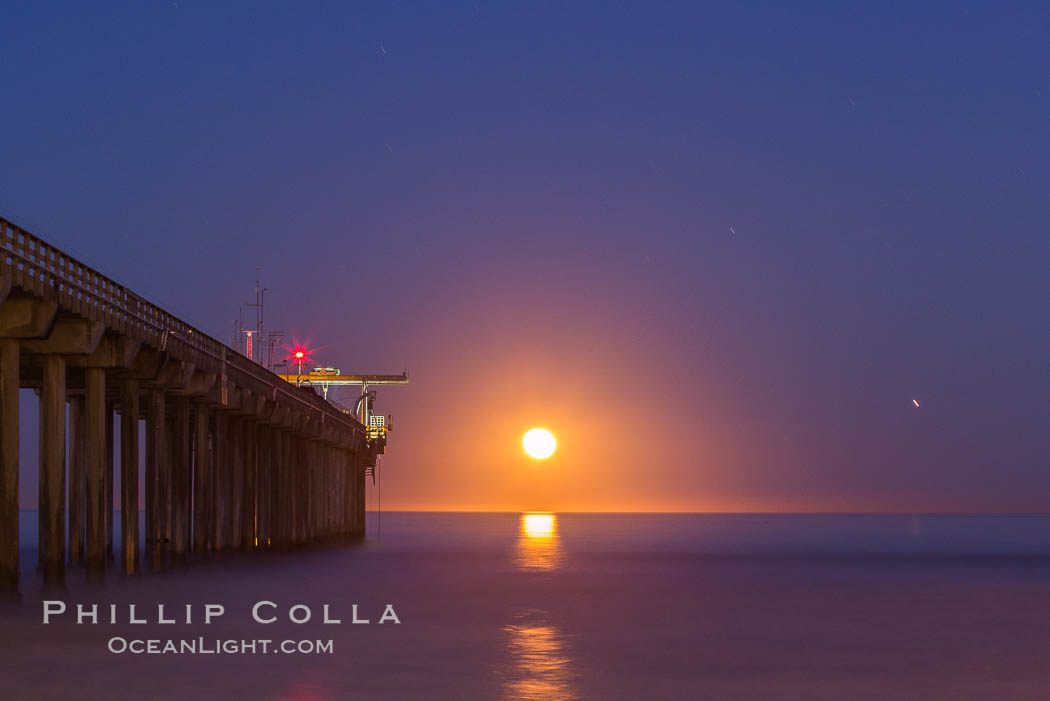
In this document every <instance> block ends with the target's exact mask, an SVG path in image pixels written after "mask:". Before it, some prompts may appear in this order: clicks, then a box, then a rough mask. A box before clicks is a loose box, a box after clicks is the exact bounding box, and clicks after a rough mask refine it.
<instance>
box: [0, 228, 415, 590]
mask: <svg viewBox="0 0 1050 701" xmlns="http://www.w3.org/2000/svg"><path fill="white" fill-rule="evenodd" d="M405 379H406V381H407V377H406V378H405ZM22 388H31V389H33V390H34V391H35V392H36V393H37V394H38V396H39V398H40V403H39V406H40V408H39V432H40V437H39V446H40V447H39V453H40V454H39V461H40V464H39V481H40V489H39V514H40V515H39V546H40V547H39V553H40V555H39V558H40V560H39V564H40V568H41V570H42V573H43V576H44V582H45V585H46V586H51V585H62V584H63V583H64V581H65V571H66V567H67V566H84V567H86V568H87V570H88V572H89V574H91V575H101V574H102V573H103V572H104V571H105V570H106V569H107V563H108V562H109V561H110V560H113V559H114V553H115V551H116V552H118V553H119V562H116V563H115V565H116V567H117V569H119V571H121V572H123V573H124V574H128V575H130V574H134V573H136V572H139V571H141V570H142V569H152V570H157V569H161V568H163V567H165V566H166V565H167V564H168V563H169V562H172V561H173V560H179V559H184V558H186V557H187V556H189V555H190V554H192V553H211V552H223V551H255V550H266V549H287V548H296V547H303V546H307V545H313V544H317V543H322V542H342V541H350V540H353V539H359V538H362V537H363V536H364V531H365V518H364V517H365V499H364V496H365V474H366V471H371V470H373V469H374V467H375V464H376V459H377V456H378V455H380V454H382V453H383V452H384V450H385V446H386V427H385V425H384V424H380V423H377V422H373V426H378V428H369V427H366V426H365V422H367V419H365V422H362V420H361V419H362V418H363V417H365V416H367V414H364V413H362V414H360V415H355V414H354V413H353V412H350V411H347V410H343V409H340V408H338V407H336V406H334V405H333V404H331V403H329V402H328V401H326V400H325V399H324V398H323V397H321V396H319V395H318V394H317V392H316V391H315V390H314V389H312V388H309V387H299V386H296V385H295V384H293V383H290V382H288V381H286V380H285V379H282V378H281V377H280V376H278V375H275V374H274V373H273V372H271V371H270V370H268V369H266V368H265V367H263V366H261V365H259V364H258V363H256V362H254V361H252V360H250V359H249V358H247V357H245V356H244V355H242V354H240V353H238V352H237V351H235V350H234V349H232V348H230V347H228V346H226V345H225V344H223V343H221V342H219V341H217V340H215V339H214V338H212V337H210V336H208V335H207V334H205V333H203V332H202V331H200V330H199V329H196V328H194V327H193V326H192V325H190V324H189V323H187V322H185V321H183V320H181V319H179V318H177V317H175V316H174V315H172V314H170V313H168V312H166V311H165V310H164V309H161V308H160V307H158V306H157V305H155V304H152V303H151V302H149V301H147V300H145V299H143V298H142V297H140V296H138V295H136V294H135V293H134V292H132V291H131V290H129V289H127V288H126V287H124V286H123V285H120V284H118V283H116V282H114V281H113V280H111V279H109V278H107V277H106V276H105V275H102V274H101V273H99V272H97V271H95V270H92V269H91V268H90V267H89V266H87V265H85V264H83V263H81V262H79V261H77V260H76V259H74V258H72V257H71V256H69V255H67V254H65V253H63V252H62V251H60V250H58V249H57V248H55V247H54V246H52V245H50V244H48V243H47V242H45V241H43V240H41V239H40V238H38V237H36V236H33V235H32V234H30V233H28V232H27V231H25V230H23V229H21V228H20V227H18V226H16V225H15V224H13V223H11V222H9V221H7V220H6V219H3V218H0V590H15V591H17V589H18V586H19V533H18V528H19V526H18V514H19V502H18V484H19V445H18V441H19V420H20V417H19V399H18V395H19V390H20V389H22ZM364 405H365V407H366V409H365V411H367V405H368V399H367V396H366V399H365V401H364ZM67 407H68V430H67ZM140 422H144V430H141V429H142V427H141V426H140ZM115 426H119V429H120V430H119V435H120V439H119V441H120V443H119V461H118V462H119V464H115V460H114V456H115V454H116V453H117V451H115V450H114V447H115V446H114V434H115V430H114V429H115ZM380 429H381V430H380ZM140 435H141V436H142V437H144V439H145V465H144V469H142V468H143V466H140V464H139V453H140V450H139V447H140V446H139V440H140ZM118 470H119V472H117V471H118ZM140 471H141V472H142V475H143V478H144V480H145V483H144V493H145V504H144V506H145V533H144V534H140V533H139V475H140ZM117 475H119V492H120V495H119V503H120V513H121V519H120V522H121V527H120V534H119V548H115V547H114V543H113V531H114V528H113V514H114V509H113V504H114V493H113V491H114V485H115V484H117V483H118V480H117V479H115V477H116V476H117ZM67 490H68V494H67ZM67 502H68V512H67ZM140 543H141V544H144V551H143V548H142V545H141V544H140Z"/></svg>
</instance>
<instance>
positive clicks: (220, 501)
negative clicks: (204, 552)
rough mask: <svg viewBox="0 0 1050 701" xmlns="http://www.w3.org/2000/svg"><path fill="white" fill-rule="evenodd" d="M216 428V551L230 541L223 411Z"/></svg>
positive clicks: (213, 499)
mask: <svg viewBox="0 0 1050 701" xmlns="http://www.w3.org/2000/svg"><path fill="white" fill-rule="evenodd" d="M214 424H215V426H214V428H213V429H212V436H213V437H212V445H214V450H215V459H214V462H213V463H212V480H211V488H210V489H211V494H210V495H209V497H210V501H211V503H212V509H211V517H212V518H211V532H212V549H213V550H216V551H221V550H225V549H226V546H227V544H228V541H229V528H228V526H227V519H228V517H229V510H230V509H229V500H230V499H229V497H230V495H229V490H228V488H227V484H228V481H229V467H230V461H229V452H230V446H229V437H228V435H227V433H228V431H227V424H228V420H227V416H226V414H224V413H223V412H221V411H216V412H215V417H214Z"/></svg>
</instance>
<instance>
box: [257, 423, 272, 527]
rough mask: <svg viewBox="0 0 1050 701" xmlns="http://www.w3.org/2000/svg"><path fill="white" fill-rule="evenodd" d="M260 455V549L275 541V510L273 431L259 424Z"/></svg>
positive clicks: (258, 473)
mask: <svg viewBox="0 0 1050 701" xmlns="http://www.w3.org/2000/svg"><path fill="white" fill-rule="evenodd" d="M257 440H258V455H257V456H256V460H255V487H256V488H255V494H256V497H255V499H256V505H257V506H256V516H255V520H256V521H255V522H256V532H257V533H258V534H259V547H260V548H269V547H270V545H271V543H272V540H273V526H272V524H271V519H272V518H273V509H272V508H271V506H270V485H271V477H272V475H273V429H271V428H270V427H269V426H267V425H265V424H259V437H258V439H257Z"/></svg>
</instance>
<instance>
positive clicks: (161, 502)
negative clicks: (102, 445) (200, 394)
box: [146, 389, 170, 570]
mask: <svg viewBox="0 0 1050 701" xmlns="http://www.w3.org/2000/svg"><path fill="white" fill-rule="evenodd" d="M146 401H147V405H146V553H147V555H148V557H149V562H150V568H152V569H153V570H159V569H160V567H161V564H162V563H163V559H164V551H165V549H166V548H165V544H164V533H165V532H166V531H167V530H168V529H167V518H168V515H169V513H170V510H169V509H168V508H167V507H168V505H169V503H170V494H169V492H168V490H167V483H168V470H167V462H168V461H167V457H168V450H167V449H168V441H167V438H166V437H165V433H166V429H167V423H166V421H165V418H164V410H165V405H164V392H163V391H162V390H159V389H151V390H149V392H148V393H147V395H146Z"/></svg>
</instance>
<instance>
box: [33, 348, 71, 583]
mask: <svg viewBox="0 0 1050 701" xmlns="http://www.w3.org/2000/svg"><path fill="white" fill-rule="evenodd" d="M39 478H40V513H39V519H40V522H39V526H40V534H39V535H40V564H41V566H42V569H43V571H44V585H45V586H62V585H64V584H65V572H66V569H65V568H66V547H65V545H66V528H65V526H66V361H65V360H63V359H62V357H61V356H58V355H46V356H44V386H43V390H42V391H41V393H40V477H39Z"/></svg>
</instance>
